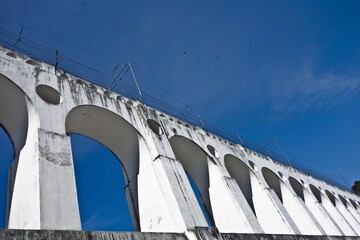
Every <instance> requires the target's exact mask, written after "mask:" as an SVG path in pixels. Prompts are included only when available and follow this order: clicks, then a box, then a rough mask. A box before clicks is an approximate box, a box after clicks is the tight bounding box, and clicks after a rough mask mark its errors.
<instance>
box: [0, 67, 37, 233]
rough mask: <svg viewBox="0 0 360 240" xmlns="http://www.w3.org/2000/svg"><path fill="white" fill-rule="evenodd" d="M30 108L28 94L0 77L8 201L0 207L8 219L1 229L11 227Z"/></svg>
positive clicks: (3, 168)
mask: <svg viewBox="0 0 360 240" xmlns="http://www.w3.org/2000/svg"><path fill="white" fill-rule="evenodd" d="M30 105H31V102H30V100H29V99H28V97H27V96H26V94H25V93H24V92H23V91H22V90H21V89H20V88H19V87H18V86H17V85H16V84H15V83H13V82H12V81H11V80H10V79H8V78H7V77H5V76H4V75H2V74H0V129H1V130H0V131H1V137H0V138H1V143H2V144H1V148H2V149H3V150H2V151H1V158H2V160H3V162H2V166H1V168H2V170H1V171H2V172H3V174H1V177H2V178H3V179H4V180H3V181H5V182H4V183H3V184H2V187H4V191H3V194H1V195H2V201H3V200H4V199H6V200H4V202H2V203H1V206H0V208H1V209H0V218H1V219H4V222H1V221H0V226H1V227H2V226H4V227H6V228H7V225H8V221H9V215H10V211H11V202H12V193H13V190H14V189H13V188H14V186H13V184H14V181H15V176H16V171H17V166H18V160H19V156H20V152H21V150H22V149H23V148H24V146H25V143H26V140H27V137H28V125H29V111H28V107H29V106H30ZM30 107H31V106H30ZM4 161H5V163H4ZM0 184H1V183H0ZM5 189H6V190H5ZM5 212H6V214H5ZM3 215H4V217H3Z"/></svg>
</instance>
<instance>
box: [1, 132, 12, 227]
mask: <svg viewBox="0 0 360 240" xmlns="http://www.w3.org/2000/svg"><path fill="white" fill-rule="evenodd" d="M0 143H1V144H0V163H1V164H0V193H1V194H0V228H6V224H7V223H6V219H7V214H8V213H7V205H8V202H7V201H9V200H10V199H9V196H8V194H9V193H8V172H9V168H10V167H11V163H12V162H13V160H14V148H13V144H12V142H11V139H10V137H9V135H8V134H7V133H6V131H5V130H4V129H3V128H2V127H1V126H0Z"/></svg>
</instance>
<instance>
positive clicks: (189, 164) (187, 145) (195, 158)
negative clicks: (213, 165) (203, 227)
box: [169, 135, 214, 223]
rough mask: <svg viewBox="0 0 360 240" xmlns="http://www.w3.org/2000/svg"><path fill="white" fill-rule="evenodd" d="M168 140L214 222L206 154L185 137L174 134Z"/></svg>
mask: <svg viewBox="0 0 360 240" xmlns="http://www.w3.org/2000/svg"><path fill="white" fill-rule="evenodd" d="M169 141H170V145H171V147H172V149H173V151H174V154H175V157H176V159H178V160H179V161H180V162H181V164H182V166H183V168H184V169H185V171H186V172H187V173H188V174H189V175H190V176H191V178H192V179H193V180H194V182H195V184H196V185H197V187H198V189H199V191H200V195H201V198H202V200H203V201H204V209H205V211H206V213H207V214H208V215H209V217H210V218H211V221H212V222H213V223H214V216H213V212H212V207H211V201H210V194H209V187H210V179H209V167H208V155H207V154H206V152H205V151H204V150H203V149H202V148H201V147H200V146H199V145H197V144H196V143H195V142H193V141H192V140H190V139H188V138H186V137H183V136H178V135H174V136H172V137H171V138H170V140H169Z"/></svg>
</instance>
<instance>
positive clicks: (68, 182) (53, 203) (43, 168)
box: [39, 129, 81, 230]
mask: <svg viewBox="0 0 360 240" xmlns="http://www.w3.org/2000/svg"><path fill="white" fill-rule="evenodd" d="M39 167H40V169H39V170H40V172H39V180H40V209H41V211H40V213H41V216H40V217H41V229H74V230H78V229H81V222H80V213H79V207H78V199H77V193H76V183H75V173H74V164H73V159H72V153H71V143H70V137H69V136H66V135H61V134H57V133H53V132H48V131H45V130H42V129H39Z"/></svg>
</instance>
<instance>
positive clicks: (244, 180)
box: [224, 154, 256, 215]
mask: <svg viewBox="0 0 360 240" xmlns="http://www.w3.org/2000/svg"><path fill="white" fill-rule="evenodd" d="M224 163H225V167H226V169H227V170H228V172H229V174H230V176H231V177H232V178H234V179H235V181H236V183H237V184H238V186H239V187H240V189H241V191H242V193H243V194H244V197H245V198H246V201H247V202H248V204H249V206H250V208H251V209H252V211H253V213H254V214H255V215H256V212H255V207H254V202H253V200H252V197H253V194H252V188H251V177H250V171H253V170H252V169H250V168H249V167H248V166H247V165H246V164H245V163H244V162H243V161H241V159H239V158H237V157H235V156H234V155H231V154H226V155H225V156H224ZM253 174H254V173H253Z"/></svg>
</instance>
